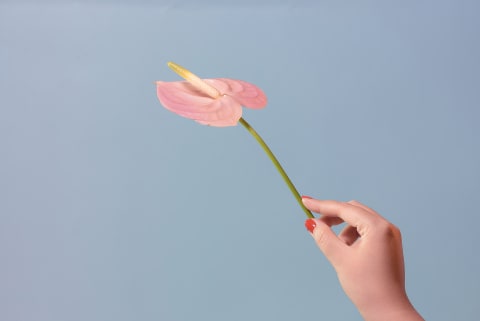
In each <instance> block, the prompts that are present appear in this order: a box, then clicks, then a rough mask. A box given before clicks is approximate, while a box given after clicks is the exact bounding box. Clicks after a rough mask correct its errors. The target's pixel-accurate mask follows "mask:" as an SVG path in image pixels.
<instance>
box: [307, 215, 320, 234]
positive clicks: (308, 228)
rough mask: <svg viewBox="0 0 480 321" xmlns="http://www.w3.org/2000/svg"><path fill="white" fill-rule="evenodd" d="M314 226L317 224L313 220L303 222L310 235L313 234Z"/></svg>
mask: <svg viewBox="0 0 480 321" xmlns="http://www.w3.org/2000/svg"><path fill="white" fill-rule="evenodd" d="M315 226H317V223H315V221H314V220H313V219H311V218H309V219H307V220H306V221H305V227H306V228H307V230H308V231H309V232H310V233H313V229H314V228H315Z"/></svg>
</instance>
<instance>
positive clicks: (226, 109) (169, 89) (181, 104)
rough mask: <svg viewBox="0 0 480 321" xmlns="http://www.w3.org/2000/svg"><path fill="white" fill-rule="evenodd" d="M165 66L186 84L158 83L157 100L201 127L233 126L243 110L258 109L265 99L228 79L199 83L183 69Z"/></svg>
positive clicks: (257, 90) (251, 88) (246, 85)
mask: <svg viewBox="0 0 480 321" xmlns="http://www.w3.org/2000/svg"><path fill="white" fill-rule="evenodd" d="M168 66H169V67H170V68H172V69H173V70H174V71H175V72H177V73H178V74H179V75H180V76H182V77H183V78H185V79H186V80H187V81H174V82H164V81H157V82H156V85H157V97H158V99H159V100H160V103H161V104H162V105H163V106H164V107H165V108H167V109H168V110H170V111H172V112H174V113H176V114H178V115H180V116H183V117H186V118H190V119H193V120H195V121H197V122H199V123H200V124H203V125H210V126H217V127H225V126H235V125H236V124H237V123H238V121H239V120H240V118H241V117H242V106H244V107H248V108H252V109H260V108H263V107H265V105H266V104H267V97H266V96H265V94H264V93H263V91H262V90H261V89H260V88H258V87H257V86H255V85H253V84H250V83H248V82H245V81H242V80H233V79H228V78H215V79H200V78H198V77H197V76H195V75H194V74H193V73H191V72H190V71H188V70H186V69H185V68H183V67H181V66H179V65H177V64H175V63H173V62H169V63H168Z"/></svg>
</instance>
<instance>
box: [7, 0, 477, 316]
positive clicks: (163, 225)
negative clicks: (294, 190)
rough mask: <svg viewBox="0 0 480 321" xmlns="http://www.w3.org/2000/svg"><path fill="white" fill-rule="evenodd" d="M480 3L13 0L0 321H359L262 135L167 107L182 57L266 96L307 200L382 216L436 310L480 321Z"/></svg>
mask: <svg viewBox="0 0 480 321" xmlns="http://www.w3.org/2000/svg"><path fill="white" fill-rule="evenodd" d="M479 10H480V5H479V2H478V1H454V0H451V1H433V0H430V1H401V2H398V1H333V0H332V1H317V2H314V1H298V0H295V1H294V0H290V1H273V0H272V1H240V0H238V1H220V0H217V1H194V0H190V1H180V0H176V1H174V0H171V1H166V0H165V1H153V0H152V1H134V0H131V1H128V0H125V1H113V0H111V1H94V0H91V1H80V0H78V1H31V2H27V1H18V0H17V1H14V0H11V1H6V0H0V150H1V157H0V320H2V321H74V320H78V321H80V320H82V321H83V320H89V321H107V320H112V321H113V320H115V321H123V320H142V321H148V320H161V321H163V320H165V321H191V320H205V321H207V320H208V321H215V320H222V321H223V320H234V321H235V320H276V321H291V320H329V321H334V320H342V321H345V320H361V318H360V316H359V315H358V313H357V311H356V309H355V307H354V306H353V305H352V304H351V303H350V301H349V300H348V299H347V298H346V296H345V295H344V294H343V292H342V290H341V288H340V286H339V284H338V281H337V279H336V275H335V273H334V271H333V269H332V267H331V266H330V265H329V263H328V261H327V260H326V259H325V258H324V257H323V255H322V254H321V253H320V252H319V250H318V249H317V248H316V246H315V244H314V243H313V241H312V239H311V237H310V236H309V234H308V233H307V232H306V231H305V228H304V226H303V222H304V219H305V216H304V214H303V212H302V211H301V210H300V208H299V207H298V205H297V204H296V202H295V200H294V199H293V197H292V196H291V195H290V192H289V191H288V189H287V187H286V186H285V185H284V183H283V181H282V180H281V178H280V176H279V175H278V173H277V172H276V171H275V169H274V167H273V166H272V165H271V163H270V162H269V160H268V158H267V157H266V156H265V155H264V154H263V151H262V150H261V149H260V147H259V146H258V145H257V143H256V142H255V141H254V140H253V138H252V137H251V136H250V135H249V134H248V133H247V131H245V130H244V128H242V127H240V126H238V127H230V128H209V127H206V126H201V125H198V124H196V123H194V122H193V121H190V120H187V119H183V118H181V117H178V116H176V115H174V114H172V113H170V112H169V111H167V110H165V109H164V108H163V107H162V106H161V105H160V104H159V102H158V101H157V98H156V92H155V86H154V81H155V80H160V79H161V80H178V79H179V78H178V76H177V75H176V74H174V73H173V72H171V71H170V70H169V69H168V68H167V66H166V62H167V61H169V60H172V61H175V62H177V63H179V64H181V65H184V66H186V67H187V68H189V69H191V70H192V71H193V72H195V73H197V74H198V75H200V76H203V77H230V78H237V79H243V80H247V81H250V82H253V83H255V84H257V85H258V86H260V87H261V88H263V89H264V91H265V92H266V93H267V95H268V98H269V105H268V107H267V108H266V109H264V110H261V111H246V112H245V114H244V116H245V118H246V119H247V120H248V121H249V122H250V123H251V124H252V125H253V126H254V127H255V128H256V129H257V130H258V131H259V132H260V133H261V134H262V136H263V137H264V139H265V140H266V141H267V142H268V144H269V145H270V147H271V148H272V149H273V151H274V152H275V153H276V155H277V156H278V158H279V159H280V161H281V163H282V164H283V165H284V167H285V169H286V170H287V172H288V173H289V175H290V176H291V178H292V180H293V181H294V183H295V184H296V185H297V187H298V189H299V191H300V193H302V194H306V195H311V196H314V197H318V198H325V199H338V200H350V199H356V200H359V201H362V202H364V203H366V204H368V205H369V206H371V207H373V208H375V209H376V210H378V211H379V212H380V213H381V214H383V215H384V216H385V217H387V218H388V219H389V220H390V221H392V222H393V223H395V224H396V225H398V226H399V227H400V228H401V230H402V233H403V238H404V250H405V257H406V270H407V288H408V293H409V295H410V297H411V299H412V301H413V302H414V303H415V306H416V307H417V308H418V310H419V311H420V312H421V313H422V314H423V315H424V316H425V318H426V319H427V320H437V321H442V320H445V321H451V320H475V319H476V318H478V315H479V314H480V306H479V304H478V303H479V296H478V293H479V291H480V279H479V276H478V273H479V271H480V257H479V250H478V229H479V225H480V218H479V217H480V213H479V211H478V207H479V196H478V194H479V192H480V169H479V164H480V150H479V149H480V148H479V147H480V144H479V138H480V126H479V120H480V112H479V102H480V86H479V85H480V59H479V57H480V35H479V34H480V19H479V14H478V13H479Z"/></svg>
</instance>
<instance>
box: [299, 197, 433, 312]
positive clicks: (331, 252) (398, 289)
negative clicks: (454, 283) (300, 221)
mask: <svg viewBox="0 0 480 321" xmlns="http://www.w3.org/2000/svg"><path fill="white" fill-rule="evenodd" d="M302 201H303V204H304V205H305V207H307V208H308V209H309V210H311V211H312V212H315V213H319V214H321V216H320V218H315V219H309V220H313V221H310V222H309V220H307V222H306V224H305V225H306V226H307V228H309V227H310V229H311V230H312V233H311V234H312V236H313V238H314V240H315V242H316V243H317V245H318V247H319V248H320V250H321V251H322V252H323V253H324V254H325V256H326V257H327V259H328V260H329V261H330V263H331V264H332V265H333V267H334V268H335V271H336V272H337V275H338V279H339V281H340V284H341V286H342V288H343V290H344V291H345V293H346V294H347V296H348V297H349V298H350V300H351V301H352V302H353V304H354V305H355V306H356V307H357V309H358V310H359V312H360V314H361V315H362V317H363V318H364V319H365V320H366V321H423V320H424V319H423V318H422V317H421V316H420V314H419V313H418V312H417V311H416V310H415V308H414V307H413V305H412V304H411V303H410V300H409V299H408V297H407V293H406V291H405V269H404V262H403V249H402V238H401V234H400V230H399V229H398V228H397V227H396V226H395V225H393V224H392V223H390V222H388V221H387V220H386V219H384V218H383V217H382V216H381V215H380V214H378V213H377V212H375V211H374V210H372V209H371V208H369V207H367V206H365V205H363V204H361V203H359V202H356V201H350V202H338V201H324V200H316V199H312V198H308V197H303V198H302ZM344 222H345V223H346V226H345V228H344V229H343V230H342V231H341V232H340V233H339V234H338V235H336V234H335V232H334V231H333V230H332V228H331V227H332V226H334V225H338V224H341V223H344ZM312 228H313V229H312Z"/></svg>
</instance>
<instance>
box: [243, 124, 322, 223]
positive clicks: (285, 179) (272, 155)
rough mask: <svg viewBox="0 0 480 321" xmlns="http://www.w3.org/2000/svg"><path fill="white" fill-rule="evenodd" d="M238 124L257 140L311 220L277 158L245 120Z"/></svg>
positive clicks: (309, 213) (310, 215) (310, 213)
mask: <svg viewBox="0 0 480 321" xmlns="http://www.w3.org/2000/svg"><path fill="white" fill-rule="evenodd" d="M239 122H240V124H242V125H243V127H245V128H246V129H247V130H248V131H249V132H250V134H252V136H253V137H254V138H255V139H256V140H257V142H258V143H259V144H260V146H262V148H263V150H264V151H265V153H266V154H267V156H268V158H270V160H271V161H272V163H273V165H275V167H276V168H277V170H278V172H279V173H280V175H282V178H283V180H284V181H285V183H286V184H287V186H288V188H289V189H290V191H291V192H292V194H293V197H295V199H296V200H297V202H298V204H299V205H300V207H301V208H302V210H303V211H304V212H305V214H306V215H307V217H309V218H313V217H314V216H313V214H312V212H310V211H309V210H308V209H307V208H306V207H305V205H303V203H302V197H301V196H300V194H299V193H298V191H297V189H296V188H295V185H293V183H292V181H291V180H290V178H289V177H288V175H287V173H286V172H285V170H284V169H283V167H282V165H280V162H279V161H278V160H277V158H276V157H275V155H274V154H273V153H272V151H271V150H270V148H269V147H268V145H267V144H266V143H265V141H264V140H263V139H262V137H260V135H259V134H258V133H257V132H256V131H255V129H253V127H252V126H250V124H249V123H248V122H247V121H246V120H245V119H243V117H242V118H240V119H239Z"/></svg>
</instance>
